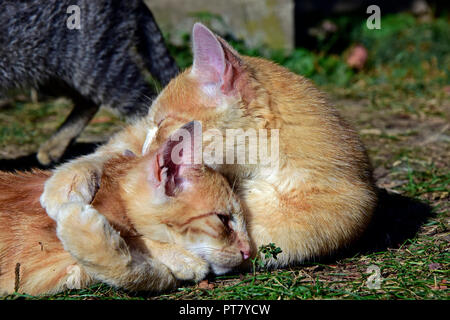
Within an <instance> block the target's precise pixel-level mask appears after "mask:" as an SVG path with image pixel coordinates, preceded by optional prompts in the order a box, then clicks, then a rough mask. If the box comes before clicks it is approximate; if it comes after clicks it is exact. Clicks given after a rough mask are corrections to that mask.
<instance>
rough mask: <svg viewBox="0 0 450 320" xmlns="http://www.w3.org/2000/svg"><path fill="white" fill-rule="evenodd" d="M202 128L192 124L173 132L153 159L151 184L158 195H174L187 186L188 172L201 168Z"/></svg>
mask: <svg viewBox="0 0 450 320" xmlns="http://www.w3.org/2000/svg"><path fill="white" fill-rule="evenodd" d="M201 132H202V126H201V123H200V122H198V121H191V122H189V123H187V124H185V125H184V126H182V127H181V128H180V129H178V130H176V131H175V132H174V133H173V134H172V135H171V136H170V138H169V139H167V140H166V141H165V142H164V144H163V145H162V146H161V147H160V148H159V149H158V151H157V152H156V154H155V156H154V157H153V158H152V159H153V160H152V163H151V168H150V177H149V179H150V182H151V183H152V184H153V185H154V187H155V188H156V189H157V191H158V193H159V196H169V197H173V196H175V195H176V194H177V193H178V192H179V191H181V190H183V188H186V187H187V186H188V185H189V179H188V176H189V172H190V171H191V170H197V169H198V168H199V167H200V163H201V159H200V160H199V159H198V157H199V156H198V150H199V147H198V146H200V147H201V143H202V140H201V139H202V138H201Z"/></svg>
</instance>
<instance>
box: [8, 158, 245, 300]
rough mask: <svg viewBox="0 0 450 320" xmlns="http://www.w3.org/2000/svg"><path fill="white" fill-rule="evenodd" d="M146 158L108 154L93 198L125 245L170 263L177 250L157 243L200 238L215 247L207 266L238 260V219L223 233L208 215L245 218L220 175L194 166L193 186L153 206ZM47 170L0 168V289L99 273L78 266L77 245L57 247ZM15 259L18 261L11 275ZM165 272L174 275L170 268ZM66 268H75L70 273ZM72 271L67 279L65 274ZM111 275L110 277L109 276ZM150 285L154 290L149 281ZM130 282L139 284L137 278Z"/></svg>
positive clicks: (58, 283) (103, 256)
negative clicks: (47, 200)
mask: <svg viewBox="0 0 450 320" xmlns="http://www.w3.org/2000/svg"><path fill="white" fill-rule="evenodd" d="M151 161H152V155H148V156H146V157H135V158H129V157H125V156H121V157H117V158H113V159H111V160H110V161H109V162H108V163H106V164H105V171H104V174H103V175H102V178H101V183H100V188H99V190H98V192H97V193H96V195H95V197H94V199H93V202H92V205H93V206H94V207H95V208H96V209H98V210H100V211H101V212H102V214H103V215H104V216H105V217H106V218H107V219H108V221H109V223H110V224H111V225H112V226H113V227H114V229H115V230H117V231H119V232H120V235H121V237H122V238H123V239H124V240H125V242H126V244H127V246H128V247H129V250H130V251H133V250H139V251H141V252H143V253H145V254H146V255H148V256H149V257H151V256H153V258H156V259H157V258H158V256H159V257H161V258H162V256H164V255H167V256H168V257H169V258H170V259H171V260H173V261H168V263H170V264H175V263H177V261H176V259H173V257H172V256H176V255H179V254H180V253H179V252H178V251H173V248H171V247H168V246H167V245H165V244H164V243H174V244H178V245H179V246H180V247H183V246H184V247H187V249H189V245H195V244H197V243H199V242H200V243H204V244H205V245H209V246H211V247H213V248H216V252H214V253H207V254H205V255H204V256H202V258H204V259H205V260H206V261H208V262H210V263H212V265H216V264H217V265H220V266H221V267H223V268H227V267H233V266H235V265H238V264H239V263H240V262H241V261H242V256H241V252H240V251H241V250H245V248H244V249H242V248H243V246H242V245H241V244H240V243H238V242H240V241H244V242H247V241H248V238H247V235H246V233H245V231H244V232H242V230H243V229H244V230H245V226H243V225H237V226H236V228H232V229H231V230H232V231H233V230H234V231H235V232H231V233H230V232H226V231H225V230H226V229H227V228H228V226H226V227H225V226H223V225H222V222H221V221H220V219H219V218H217V216H216V215H215V213H224V214H230V216H231V217H234V218H236V219H237V220H236V221H237V223H241V224H243V223H244V222H243V220H242V219H241V218H240V217H239V215H241V217H242V213H240V212H239V211H240V207H239V205H238V203H237V202H234V203H233V202H232V201H231V200H236V199H235V196H234V195H233V193H232V191H231V188H230V187H229V186H228V184H227V183H226V181H225V180H224V178H223V177H221V176H220V175H219V174H217V173H216V172H214V171H212V170H210V169H206V168H202V167H199V168H198V169H196V170H194V171H193V172H191V173H190V175H191V176H192V177H193V178H194V179H195V181H193V182H192V183H193V186H194V187H193V188H188V189H187V190H184V191H182V192H180V193H179V194H177V195H176V197H174V198H173V199H170V201H169V202H168V203H163V204H158V205H154V204H153V203H152V200H153V198H154V196H153V195H152V192H153V191H152V188H151V186H150V184H149V183H148V182H147V181H146V180H147V175H146V172H147V169H148V166H149V163H151ZM50 176H51V172H49V171H38V170H35V171H33V172H29V173H15V174H12V173H4V172H0V208H1V209H0V294H2V293H11V292H13V291H14V290H18V291H19V292H26V293H28V294H35V295H36V294H42V293H55V292H58V291H61V290H64V289H66V288H80V287H85V286H87V285H89V284H91V283H93V282H94V281H96V280H99V279H95V274H93V273H92V272H90V271H89V270H90V269H89V268H90V266H89V264H87V265H86V266H85V265H84V264H86V263H87V262H88V260H85V259H88V255H89V252H87V251H86V253H85V255H86V256H84V255H83V251H81V253H80V252H77V253H76V254H75V255H76V257H73V256H72V255H71V254H70V253H69V252H68V251H66V250H64V247H63V245H62V243H61V242H60V240H59V239H58V237H57V234H56V223H55V221H54V220H52V219H51V218H50V217H48V216H47V214H46V212H45V210H44V209H43V208H42V207H41V205H40V203H39V197H40V195H41V193H42V191H43V189H44V183H45V182H46V180H47V179H48V178H49V177H50ZM216 194H217V195H219V196H220V197H221V200H220V201H217V200H216V199H215V197H212V195H216ZM234 218H233V219H234ZM74 221H75V224H76V223H77V222H76V220H74ZM68 227H69V228H70V229H69V231H73V230H75V232H77V230H78V229H77V227H76V226H75V225H74V223H73V222H72V221H70V223H69V225H68ZM167 229H170V230H167ZM80 230H81V231H83V229H80ZM66 233H67V231H66ZM74 236H75V237H78V238H80V237H81V238H84V239H83V241H87V243H88V244H89V247H92V248H93V250H94V251H95V250H97V249H96V240H95V238H94V237H92V238H91V237H90V235H89V234H86V233H82V232H79V233H78V234H75V235H74ZM191 238H194V239H191ZM89 241H90V242H89ZM244 247H245V243H244ZM171 250H172V251H171ZM98 251H99V252H97V253H95V252H94V254H97V255H98V256H99V257H100V260H101V262H102V263H105V266H104V268H105V269H106V268H108V265H107V261H108V259H109V258H110V257H108V256H107V255H108V253H107V251H103V250H98ZM193 251H195V250H193ZM171 252H173V253H171ZM166 259H167V258H166ZM183 261H184V260H181V264H182V263H183ZM17 263H20V268H19V275H18V278H17V274H16V264H17ZM189 267H194V266H193V265H192V266H189ZM175 268H186V266H184V265H182V266H175ZM172 271H173V272H175V276H176V272H177V270H175V271H174V270H172ZM73 272H78V273H79V274H78V275H76V274H75V275H73ZM71 275H72V276H73V277H72V278H73V279H70V276H71ZM163 275H165V274H164V273H161V274H160V276H163ZM120 276H123V275H122V274H121V275H120ZM141 276H142V277H145V276H147V277H150V276H151V275H150V274H148V275H145V274H144V275H141ZM16 278H17V279H16ZM100 279H101V278H100ZM106 281H107V282H108V279H106ZM111 281H112V283H113V284H114V281H113V279H112V280H111ZM172 282H173V281H172V280H170V281H168V282H167V284H168V285H170V284H172ZM151 285H154V286H155V288H154V289H159V287H158V286H157V285H156V284H154V283H153V282H151ZM131 288H133V287H131ZM136 288H140V287H139V286H138V285H136ZM146 289H151V288H146Z"/></svg>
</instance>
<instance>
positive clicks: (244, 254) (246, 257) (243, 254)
mask: <svg viewBox="0 0 450 320" xmlns="http://www.w3.org/2000/svg"><path fill="white" fill-rule="evenodd" d="M241 254H242V258H243V259H244V260H247V259H248V258H249V257H250V252H248V251H242V250H241Z"/></svg>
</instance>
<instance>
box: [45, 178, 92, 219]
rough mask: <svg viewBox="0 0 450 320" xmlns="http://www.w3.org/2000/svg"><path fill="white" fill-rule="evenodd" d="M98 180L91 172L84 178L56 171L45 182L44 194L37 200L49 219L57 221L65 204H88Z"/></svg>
mask: <svg viewBox="0 0 450 320" xmlns="http://www.w3.org/2000/svg"><path fill="white" fill-rule="evenodd" d="M60 177H61V178H60ZM99 180H100V177H99V175H97V174H95V173H92V172H91V173H90V174H89V176H88V177H85V176H83V175H73V176H72V175H71V174H68V173H67V172H66V171H60V172H58V171H57V172H55V174H54V175H53V177H51V178H50V179H48V180H47V181H46V182H45V186H44V192H43V193H42V195H41V197H40V199H39V200H40V202H41V206H42V207H43V208H44V209H45V210H46V211H47V214H48V215H49V216H50V218H52V219H53V220H57V219H58V215H59V213H60V212H61V210H64V208H62V207H63V205H64V204H66V203H67V202H80V203H83V204H85V205H87V204H89V203H90V202H91V201H92V199H93V197H94V195H95V193H96V192H97V190H98V184H99Z"/></svg>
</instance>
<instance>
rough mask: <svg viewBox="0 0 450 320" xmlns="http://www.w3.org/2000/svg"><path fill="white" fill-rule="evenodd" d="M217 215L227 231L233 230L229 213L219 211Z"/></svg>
mask: <svg viewBox="0 0 450 320" xmlns="http://www.w3.org/2000/svg"><path fill="white" fill-rule="evenodd" d="M217 217H218V218H219V219H220V221H221V222H222V223H223V225H224V226H225V229H226V231H227V232H233V229H231V227H230V216H229V215H228V214H225V213H217Z"/></svg>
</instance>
